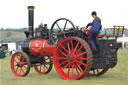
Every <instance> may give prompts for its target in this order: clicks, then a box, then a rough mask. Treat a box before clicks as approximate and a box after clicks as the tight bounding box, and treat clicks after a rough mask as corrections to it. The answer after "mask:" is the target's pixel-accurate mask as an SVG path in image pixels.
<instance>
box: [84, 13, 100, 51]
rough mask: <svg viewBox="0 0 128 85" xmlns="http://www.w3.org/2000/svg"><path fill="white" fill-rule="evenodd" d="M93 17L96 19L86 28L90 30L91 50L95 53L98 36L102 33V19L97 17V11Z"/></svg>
mask: <svg viewBox="0 0 128 85" xmlns="http://www.w3.org/2000/svg"><path fill="white" fill-rule="evenodd" d="M92 17H93V18H94V20H93V22H91V23H88V25H87V26H86V28H89V30H90V33H89V40H90V44H91V48H92V50H93V51H97V48H96V36H97V35H98V34H99V33H100V30H101V27H102V25H101V19H100V18H99V17H97V13H96V12H95V11H93V12H92Z"/></svg>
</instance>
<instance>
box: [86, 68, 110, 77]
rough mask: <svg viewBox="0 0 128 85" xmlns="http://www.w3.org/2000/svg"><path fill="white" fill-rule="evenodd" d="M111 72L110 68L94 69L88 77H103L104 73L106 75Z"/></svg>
mask: <svg viewBox="0 0 128 85" xmlns="http://www.w3.org/2000/svg"><path fill="white" fill-rule="evenodd" d="M108 70H109V68H107V67H106V68H104V69H93V70H90V71H89V73H88V74H87V76H101V75H103V74H104V73H106V72H107V71H108Z"/></svg>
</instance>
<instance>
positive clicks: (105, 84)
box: [0, 50, 128, 85]
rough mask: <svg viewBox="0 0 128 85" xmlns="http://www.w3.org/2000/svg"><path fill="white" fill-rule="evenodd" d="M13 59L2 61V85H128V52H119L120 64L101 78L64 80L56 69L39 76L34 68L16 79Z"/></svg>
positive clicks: (0, 82) (0, 83)
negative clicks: (11, 66)
mask: <svg viewBox="0 0 128 85" xmlns="http://www.w3.org/2000/svg"><path fill="white" fill-rule="evenodd" d="M10 59H11V57H6V58H5V59H0V85H128V50H119V51H118V63H117V66H116V67H115V68H113V69H110V70H109V71H108V72H107V73H106V74H104V75H102V76H100V77H84V78H82V79H81V80H72V81H69V80H64V79H62V78H61V77H60V76H59V75H58V74H57V72H56V71H55V69H54V68H53V69H52V71H51V72H50V73H49V74H47V75H39V74H37V73H36V72H35V71H34V69H33V68H31V71H30V73H29V74H28V75H27V76H26V77H16V76H14V75H13V73H12V71H11V69H10Z"/></svg>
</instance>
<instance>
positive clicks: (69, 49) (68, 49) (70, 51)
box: [67, 42, 71, 54]
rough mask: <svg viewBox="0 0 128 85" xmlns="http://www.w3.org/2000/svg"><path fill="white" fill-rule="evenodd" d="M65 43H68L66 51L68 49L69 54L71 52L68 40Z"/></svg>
mask: <svg viewBox="0 0 128 85" xmlns="http://www.w3.org/2000/svg"><path fill="white" fill-rule="evenodd" d="M67 45H68V51H69V54H71V49H70V45H69V42H67Z"/></svg>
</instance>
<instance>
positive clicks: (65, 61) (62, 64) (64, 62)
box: [59, 60, 68, 66]
mask: <svg viewBox="0 0 128 85" xmlns="http://www.w3.org/2000/svg"><path fill="white" fill-rule="evenodd" d="M66 62H68V60H66V61H64V62H62V63H60V64H59V66H61V65H63V64H65V63H66Z"/></svg>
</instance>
